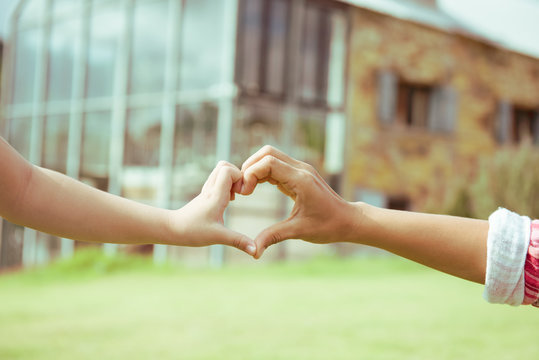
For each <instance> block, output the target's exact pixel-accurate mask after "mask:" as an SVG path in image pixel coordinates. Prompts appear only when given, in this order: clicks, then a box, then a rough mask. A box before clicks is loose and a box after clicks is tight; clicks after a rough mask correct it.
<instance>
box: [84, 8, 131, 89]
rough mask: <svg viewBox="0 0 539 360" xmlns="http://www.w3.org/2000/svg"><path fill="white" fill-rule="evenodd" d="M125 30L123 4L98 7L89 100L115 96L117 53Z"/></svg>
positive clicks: (94, 13) (90, 53) (92, 29)
mask: <svg viewBox="0 0 539 360" xmlns="http://www.w3.org/2000/svg"><path fill="white" fill-rule="evenodd" d="M124 27H125V14H124V12H123V11H122V8H121V3H120V2H118V1H112V2H106V3H95V4H94V6H93V11H92V18H91V21H90V48H89V50H88V82H87V90H86V91H87V96H88V97H89V98H96V97H111V96H112V92H113V88H112V87H113V81H114V67H115V65H116V53H117V49H118V46H119V43H120V36H121V35H122V34H123V31H124Z"/></svg>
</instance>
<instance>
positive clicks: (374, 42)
mask: <svg viewBox="0 0 539 360" xmlns="http://www.w3.org/2000/svg"><path fill="white" fill-rule="evenodd" d="M353 12H354V13H353V15H352V18H353V20H352V28H353V30H352V34H351V40H350V55H349V65H348V66H349V89H348V116H349V127H350V128H349V131H348V139H347V147H348V148H347V152H346V153H347V159H346V161H347V173H346V177H345V191H344V192H345V196H346V197H347V198H349V199H354V198H355V197H356V195H355V194H356V190H357V189H358V188H365V189H370V190H375V191H379V192H382V193H384V194H387V195H400V196H407V197H409V198H410V200H411V201H412V209H415V210H424V209H425V208H426V207H427V206H428V204H429V203H440V201H442V200H443V196H444V192H445V189H446V187H447V186H448V184H450V183H451V182H452V181H454V179H455V178H460V179H462V180H463V181H466V180H469V179H470V178H472V177H473V176H474V173H475V170H476V168H477V164H478V162H479V160H480V158H481V157H483V156H492V155H493V154H494V152H495V151H496V149H497V148H498V144H497V142H496V140H495V137H494V135H493V134H494V122H495V119H496V117H497V114H498V109H499V104H500V101H502V100H505V101H508V102H510V103H512V104H515V105H518V106H525V107H528V108H539V60H538V59H535V58H531V57H528V56H525V55H521V54H517V53H514V52H511V51H508V50H504V49H501V48H499V47H496V46H494V45H492V44H487V43H484V42H482V41H479V40H477V39H473V38H469V37H466V36H464V35H459V34H450V33H446V32H443V31H440V30H437V29H433V28H430V27H426V26H422V25H419V24H414V23H411V22H407V21H403V20H399V19H395V18H391V17H389V16H385V15H382V14H378V13H373V12H370V11H368V10H364V9H357V8H356V9H354V10H353ZM385 71H390V72H391V73H393V74H395V75H396V76H397V77H398V78H399V79H401V80H402V81H405V82H408V83H416V84H425V85H430V86H435V87H438V86H440V87H444V88H450V89H452V91H454V94H455V97H456V102H455V103H456V105H457V106H456V107H455V109H456V113H455V127H454V131H452V132H450V133H433V132H432V131H429V130H428V129H425V128H411V127H407V126H403V125H402V124H391V125H384V124H382V123H381V122H380V116H379V115H380V113H379V110H378V106H379V102H380V101H381V99H380V97H381V94H380V86H379V74H380V73H381V72H385ZM356 200H357V199H356Z"/></svg>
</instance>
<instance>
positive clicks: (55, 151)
mask: <svg viewBox="0 0 539 360" xmlns="http://www.w3.org/2000/svg"><path fill="white" fill-rule="evenodd" d="M68 131H69V117H68V115H54V116H48V117H47V118H46V119H45V128H44V132H43V135H44V136H43V152H42V165H43V166H44V167H46V168H49V169H53V170H56V171H60V172H63V173H65V171H66V162H67V140H68Z"/></svg>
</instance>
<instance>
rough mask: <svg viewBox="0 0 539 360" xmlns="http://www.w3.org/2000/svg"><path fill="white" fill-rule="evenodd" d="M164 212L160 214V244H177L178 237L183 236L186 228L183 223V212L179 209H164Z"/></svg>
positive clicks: (178, 241)
mask: <svg viewBox="0 0 539 360" xmlns="http://www.w3.org/2000/svg"><path fill="white" fill-rule="evenodd" d="M163 211H164V214H163V216H161V219H162V224H161V229H162V232H161V236H160V241H159V243H160V244H163V245H179V244H180V239H183V238H184V237H185V233H186V229H185V226H184V224H186V221H184V219H183V218H184V214H183V212H182V211H181V209H179V210H168V209H164V210H163Z"/></svg>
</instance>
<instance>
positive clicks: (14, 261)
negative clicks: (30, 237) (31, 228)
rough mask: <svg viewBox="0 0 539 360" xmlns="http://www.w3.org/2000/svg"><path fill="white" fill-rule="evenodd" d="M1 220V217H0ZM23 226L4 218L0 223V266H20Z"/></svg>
mask: <svg viewBox="0 0 539 360" xmlns="http://www.w3.org/2000/svg"><path fill="white" fill-rule="evenodd" d="M0 221H2V219H0ZM23 239H24V228H23V227H22V226H19V225H15V224H12V223H10V222H8V221H6V220H3V223H2V237H1V238H0V241H1V246H0V248H1V249H2V251H0V268H9V267H15V266H20V265H21V264H22V244H23Z"/></svg>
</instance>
